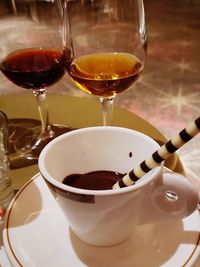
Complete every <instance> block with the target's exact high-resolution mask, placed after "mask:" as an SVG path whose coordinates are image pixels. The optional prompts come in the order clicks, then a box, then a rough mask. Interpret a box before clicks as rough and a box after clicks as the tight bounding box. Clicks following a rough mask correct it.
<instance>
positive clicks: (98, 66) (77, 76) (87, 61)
mask: <svg viewBox="0 0 200 267" xmlns="http://www.w3.org/2000/svg"><path fill="white" fill-rule="evenodd" d="M142 69H143V65H142V63H141V62H140V60H139V59H138V58H137V57H135V56H133V55H130V54H126V53H100V54H91V55H86V56H81V57H79V58H77V59H75V60H74V61H73V62H72V64H71V67H70V70H69V75H70V76H71V78H72V79H73V81H74V82H75V84H76V85H77V86H78V87H79V88H80V89H81V90H83V91H86V92H87V93H89V94H93V95H98V96H103V97H108V96H115V95H116V94H119V93H121V92H124V91H125V90H127V89H128V88H129V87H130V86H131V85H132V84H133V83H134V82H135V81H136V80H137V78H138V77H139V75H140V73H141V71H142Z"/></svg>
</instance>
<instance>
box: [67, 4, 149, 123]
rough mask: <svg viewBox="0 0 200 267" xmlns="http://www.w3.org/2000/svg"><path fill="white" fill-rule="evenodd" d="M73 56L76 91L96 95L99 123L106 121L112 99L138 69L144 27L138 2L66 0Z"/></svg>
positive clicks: (109, 120)
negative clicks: (100, 106)
mask: <svg viewBox="0 0 200 267" xmlns="http://www.w3.org/2000/svg"><path fill="white" fill-rule="evenodd" d="M68 14H69V21H70V26H71V37H72V43H73V52H74V60H73V62H72V64H71V66H70V69H69V75H70V76H71V78H72V80H73V82H74V83H75V84H76V85H77V86H78V88H80V89H81V90H83V91H85V92H87V93H89V94H91V95H94V96H98V97H99V98H100V101H101V104H102V108H103V124H104V125H111V124H112V107H113V100H114V97H115V96H116V95H117V94H120V93H122V92H124V91H126V90H127V89H128V88H130V87H131V85H133V84H134V83H135V81H136V80H137V78H138V77H139V75H140V73H141V72H142V70H143V68H144V63H145V55H146V47H147V30H146V26H145V13H144V7H143V0H101V1H99V0H83V1H82V0H76V1H68Z"/></svg>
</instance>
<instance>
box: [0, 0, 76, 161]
mask: <svg viewBox="0 0 200 267" xmlns="http://www.w3.org/2000/svg"><path fill="white" fill-rule="evenodd" d="M66 18H67V17H66V16H65V15H64V12H63V6H62V2H61V0H52V1H46V0H14V1H8V2H7V4H6V6H5V7H4V11H3V12H2V14H1V15H0V23H1V25H3V24H2V23H4V24H5V25H6V26H7V27H5V30H4V31H3V32H2V35H1V41H0V70H1V71H2V73H3V74H4V75H5V76H6V77H7V78H8V79H9V80H10V81H11V82H12V83H14V84H15V85H18V86H20V87H21V88H24V89H26V90H30V91H32V92H33V94H34V96H35V98H36V101H37V105H38V110H39V116H40V120H41V127H34V128H33V129H31V130H30V129H29V130H27V131H25V132H24V133H23V134H21V135H19V136H18V137H16V140H15V142H14V146H15V149H16V150H17V151H20V155H22V156H23V157H24V158H26V159H27V160H37V159H38V156H39V154H40V151H41V150H42V149H43V147H44V146H45V145H46V144H47V143H48V142H49V141H51V140H52V139H53V138H55V137H56V136H58V135H60V134H62V133H64V132H67V131H68V130H69V128H68V127H66V126H61V125H52V124H51V123H50V122H49V112H48V106H47V99H46V94H47V88H48V87H49V86H51V85H53V84H55V83H56V82H58V81H59V80H60V79H61V78H62V77H63V75H64V74H65V72H66V69H67V66H69V65H70V63H71V61H72V58H71V51H70V49H68V47H70V40H69V39H68V34H67V29H68V27H67V23H68V22H67V19H66ZM63 22H65V23H64V25H65V27H63ZM22 106H23V103H22ZM24 115H25V116H26V114H24ZM22 122H23V119H21V123H22Z"/></svg>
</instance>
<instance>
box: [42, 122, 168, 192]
mask: <svg viewBox="0 0 200 267" xmlns="http://www.w3.org/2000/svg"><path fill="white" fill-rule="evenodd" d="M100 129H102V130H103V131H109V130H111V129H112V130H118V131H123V132H124V131H125V132H130V131H132V132H135V133H137V134H140V135H143V136H144V137H145V139H148V140H151V141H152V142H155V143H156V141H154V140H153V139H152V138H150V137H149V136H147V135H145V134H143V133H141V132H139V131H136V130H132V129H128V128H123V127H118V126H106V127H105V126H91V127H86V128H80V129H76V130H73V131H71V132H67V133H64V134H62V135H60V136H58V137H56V138H55V139H53V140H52V141H51V142H49V143H48V144H47V145H46V146H45V147H44V148H43V150H42V152H41V153H40V155H39V159H38V166H39V170H40V173H41V176H42V177H43V178H44V179H45V180H46V181H47V182H48V183H50V184H51V185H52V186H53V187H55V188H58V189H60V190H62V191H65V192H70V193H74V194H78V195H96V196H106V195H116V194H123V193H127V192H129V191H132V190H133V189H134V191H135V190H138V189H140V188H141V187H143V186H144V185H146V184H148V183H150V182H151V181H152V180H153V179H154V177H156V176H157V175H158V174H159V173H160V172H161V169H162V166H163V163H162V164H161V165H160V166H157V167H155V168H153V169H152V170H151V171H150V172H149V173H147V174H145V175H144V177H145V176H147V177H146V178H147V179H142V180H140V182H138V183H135V184H134V185H133V186H127V187H124V188H119V189H107V190H89V189H81V188H75V187H72V186H68V185H65V184H63V183H61V182H59V181H57V180H56V179H54V178H53V177H52V176H51V175H50V174H49V173H48V171H47V170H46V168H45V167H44V166H45V165H44V161H45V157H46V152H47V151H48V150H49V148H50V147H51V146H52V145H53V144H55V143H57V142H59V141H60V140H63V139H64V138H66V136H71V135H74V134H76V133H77V132H87V131H88V130H89V131H96V130H100ZM156 144H157V143H156Z"/></svg>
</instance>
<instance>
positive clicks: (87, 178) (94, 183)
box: [63, 171, 125, 190]
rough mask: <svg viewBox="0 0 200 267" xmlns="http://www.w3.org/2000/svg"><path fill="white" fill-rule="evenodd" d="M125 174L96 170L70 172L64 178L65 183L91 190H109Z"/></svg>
mask: <svg viewBox="0 0 200 267" xmlns="http://www.w3.org/2000/svg"><path fill="white" fill-rule="evenodd" d="M124 175H125V174H122V173H118V172H113V171H94V172H88V173H84V174H70V175H68V176H66V177H65V178H64V180H63V184H65V185H68V186H72V187H76V188H81V189H89V190H108V189H112V186H113V185H114V184H115V183H116V182H117V181H119V180H120V179H121V178H122V177H123V176H124Z"/></svg>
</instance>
